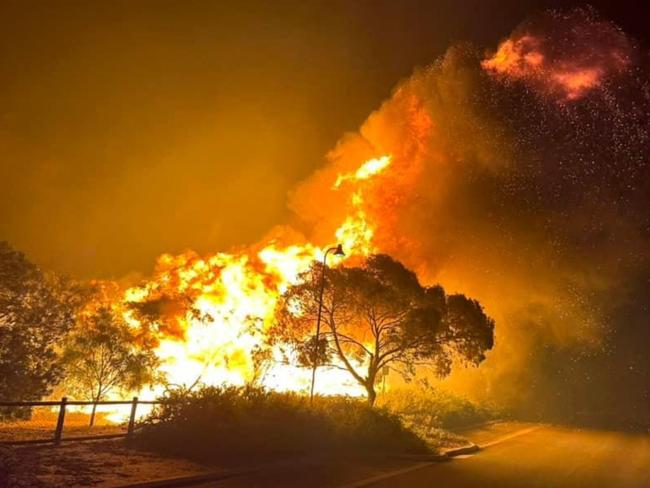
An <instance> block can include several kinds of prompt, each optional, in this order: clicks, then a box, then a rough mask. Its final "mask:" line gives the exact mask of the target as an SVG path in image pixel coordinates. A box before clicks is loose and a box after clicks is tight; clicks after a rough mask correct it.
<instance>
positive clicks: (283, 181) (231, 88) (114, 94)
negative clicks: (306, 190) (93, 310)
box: [0, 0, 647, 277]
mask: <svg viewBox="0 0 650 488" xmlns="http://www.w3.org/2000/svg"><path fill="white" fill-rule="evenodd" d="M637 3H638V5H637ZM641 3H642V2H615V4H614V2H595V3H594V2H592V5H594V6H595V7H596V8H597V9H598V10H599V11H600V12H601V13H602V14H603V15H604V16H606V17H608V18H610V19H612V20H614V21H615V22H617V23H618V24H619V25H621V27H623V29H624V30H626V31H627V32H628V33H629V34H631V35H633V36H635V37H637V38H641V40H642V42H643V43H644V44H646V43H645V39H643V38H642V36H644V35H647V34H646V33H645V30H646V28H647V25H646V22H647V16H646V15H644V14H643V13H642V12H640V11H639V8H640V5H641ZM579 4H581V2H571V3H568V2H542V1H528V2H526V1H503V2H495V1H485V0H484V1H481V0H473V1H464V2H460V1H433V0H431V1H420V2H417V1H404V0H402V1H383V0H382V1H348V2H335V1H323V2H316V1H308V2H208V1H205V2H199V1H174V2H171V1H156V2H153V1H151V2H149V1H125V2H119V1H106V2H98V1H97V2H87V1H84V2H64V1H52V2H42V1H41V2H30V1H6V0H4V1H0V19H2V20H1V22H2V27H1V29H0V59H1V60H2V62H1V63H0V153H1V154H2V163H1V166H0V239H7V240H9V241H10V242H11V243H12V244H13V245H14V246H16V247H17V248H19V249H21V250H23V251H25V252H26V253H27V254H28V255H29V256H30V257H31V258H32V259H34V260H36V261H37V262H39V263H40V264H42V265H44V266H45V267H50V268H54V269H57V270H61V271H66V272H70V273H73V274H75V275H78V276H82V277H90V276H96V277H117V276H121V275H123V274H125V273H128V272H130V271H134V270H135V271H147V270H148V269H150V267H151V265H152V264H153V261H154V259H155V257H156V256H157V255H159V254H160V253H163V252H178V251H181V250H183V249H186V248H192V249H196V250H198V251H199V252H204V251H209V250H217V249H224V248H228V247H229V246H231V245H236V244H245V243H250V242H253V241H255V240H256V239H258V238H259V237H261V236H262V235H263V234H264V233H265V232H266V231H267V230H268V229H269V228H270V227H271V226H273V225H274V224H277V223H281V222H282V221H284V220H286V219H287V217H288V211H287V210H286V194H287V192H288V191H290V190H291V189H292V188H293V187H294V186H295V185H296V183H297V182H298V181H300V180H302V179H304V178H306V177H307V176H308V175H309V174H310V173H311V172H312V171H313V170H314V169H316V168H317V167H319V166H320V165H321V164H322V161H323V155H324V154H325V153H326V152H327V150H328V149H329V148H331V147H332V146H333V145H334V143H335V142H336V140H337V139H338V138H339V137H340V136H341V135H342V134H343V133H344V132H346V131H351V130H355V129H356V128H357V127H358V125H359V124H360V123H361V122H362V121H363V120H364V119H365V118H366V116H367V115H368V113H369V112H370V111H371V110H373V109H374V108H376V107H377V106H378V105H379V104H380V103H381V101H382V100H383V99H385V98H386V97H387V96H388V95H389V93H390V91H391V88H392V87H393V86H394V85H395V84H396V82H397V81H398V80H400V79H401V78H404V77H406V76H408V75H409V74H410V73H411V71H412V70H413V68H414V67H416V66H418V65H424V64H427V63H429V62H431V61H432V60H433V59H434V58H435V57H436V56H438V55H440V54H442V53H443V52H444V51H445V49H446V48H447V47H448V45H449V44H450V43H452V42H454V41H458V40H467V41H472V42H474V43H476V44H478V45H481V46H485V47H490V48H493V47H495V46H496V44H497V42H498V41H499V40H500V39H501V38H503V37H505V36H507V35H508V34H509V32H510V31H511V30H512V29H513V28H514V27H515V26H516V25H517V24H518V23H519V22H520V21H522V20H523V19H524V18H526V17H527V16H528V15H530V14H532V13H535V12H536V11H538V10H540V9H542V8H545V7H548V6H558V5H579ZM608 4H614V5H608Z"/></svg>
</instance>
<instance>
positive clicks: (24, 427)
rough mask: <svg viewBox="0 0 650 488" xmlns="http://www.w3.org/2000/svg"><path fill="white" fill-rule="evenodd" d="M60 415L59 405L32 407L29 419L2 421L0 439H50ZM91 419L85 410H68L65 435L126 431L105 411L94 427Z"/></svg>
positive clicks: (64, 429) (99, 415) (99, 416)
mask: <svg viewBox="0 0 650 488" xmlns="http://www.w3.org/2000/svg"><path fill="white" fill-rule="evenodd" d="M58 415H59V412H58V408H57V407H55V409H52V408H51V407H35V408H33V409H32V412H31V418H29V419H25V420H4V421H0V441H22V440H30V439H50V438H52V437H53V436H54V429H55V427H56V421H57V418H58ZM89 419H90V416H89V415H88V414H87V413H85V412H81V411H79V412H76V411H67V412H66V415H65V424H64V427H63V436H64V437H73V436H87V435H97V434H118V433H122V432H124V431H125V427H124V426H123V425H118V424H114V423H111V422H109V421H108V420H107V419H106V414H104V413H98V414H97V417H96V420H95V426H94V427H93V428H92V429H91V428H90V427H88V421H89ZM0 486H2V485H0Z"/></svg>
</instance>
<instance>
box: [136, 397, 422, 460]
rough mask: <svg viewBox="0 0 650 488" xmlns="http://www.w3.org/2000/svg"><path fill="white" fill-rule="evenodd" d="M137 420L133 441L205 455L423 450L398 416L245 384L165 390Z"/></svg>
mask: <svg viewBox="0 0 650 488" xmlns="http://www.w3.org/2000/svg"><path fill="white" fill-rule="evenodd" d="M167 400H169V401H168V402H167V403H165V404H163V405H161V406H158V407H157V408H156V409H155V410H154V411H153V412H152V414H151V415H150V416H149V417H148V418H147V419H146V420H145V421H144V422H143V423H142V429H141V431H140V433H139V435H138V436H137V439H136V442H138V443H139V445H141V446H143V447H147V448H150V449H153V450H156V451H159V452H166V453H168V454H175V455H183V456H185V457H189V458H192V459H197V460H201V461H209V460H211V459H212V460H214V459H218V460H219V461H220V462H224V461H228V460H230V461H243V462H246V461H247V460H248V459H247V458H253V457H254V458H259V457H260V456H264V457H285V456H294V455H298V454H305V453H310V452H311V453H332V452H338V453H349V452H355V453H382V452H390V453H427V452H429V449H428V447H427V445H426V443H425V442H424V441H422V440H421V439H420V438H418V437H417V435H415V434H414V433H413V432H411V431H409V430H407V429H405V428H404V426H403V425H402V422H401V421H400V419H399V417H397V416H396V415H394V414H391V413H390V412H388V411H386V410H384V409H377V408H371V407H369V406H368V405H367V404H366V402H364V401H362V400H357V399H353V398H347V397H316V398H314V403H313V405H310V402H309V399H308V398H306V397H304V396H299V395H296V394H292V393H277V392H270V391H266V390H263V389H258V388H252V387H243V388H238V387H223V388H216V387H206V388H203V389H201V390H198V391H196V392H193V393H190V394H185V395H181V394H172V395H171V396H170V397H169V398H167Z"/></svg>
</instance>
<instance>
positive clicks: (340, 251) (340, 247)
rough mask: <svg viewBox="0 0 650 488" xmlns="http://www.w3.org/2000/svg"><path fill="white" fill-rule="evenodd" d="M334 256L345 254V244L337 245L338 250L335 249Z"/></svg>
mask: <svg viewBox="0 0 650 488" xmlns="http://www.w3.org/2000/svg"><path fill="white" fill-rule="evenodd" d="M334 256H345V253H344V252H343V246H341V244H337V245H336V250H335V251H334Z"/></svg>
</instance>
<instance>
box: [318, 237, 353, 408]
mask: <svg viewBox="0 0 650 488" xmlns="http://www.w3.org/2000/svg"><path fill="white" fill-rule="evenodd" d="M332 251H333V252H334V255H335V256H345V253H344V252H343V247H342V246H341V244H338V245H337V246H336V247H330V248H329V249H328V250H327V251H325V254H324V255H323V267H322V269H321V274H320V290H319V295H318V315H317V318H316V340H315V341H314V347H315V348H316V349H315V351H314V357H313V360H314V364H313V365H312V370H311V391H310V393H309V402H310V403H312V402H313V401H314V385H315V384H316V368H317V367H318V364H317V363H318V339H319V338H320V320H321V316H322V313H323V292H324V291H325V268H326V267H327V255H328V254H329V253H330V252H332Z"/></svg>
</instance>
